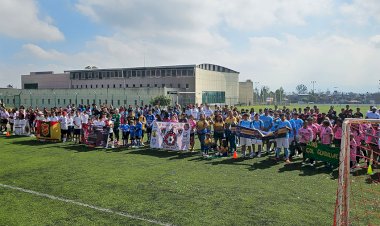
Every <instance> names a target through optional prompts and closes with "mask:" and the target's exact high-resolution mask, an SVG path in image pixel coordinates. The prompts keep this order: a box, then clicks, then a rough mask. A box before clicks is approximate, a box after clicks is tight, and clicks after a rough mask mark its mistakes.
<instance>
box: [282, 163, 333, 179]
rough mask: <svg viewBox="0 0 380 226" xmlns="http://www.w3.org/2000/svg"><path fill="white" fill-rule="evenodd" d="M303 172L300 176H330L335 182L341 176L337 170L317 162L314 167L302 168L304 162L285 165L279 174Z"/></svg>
mask: <svg viewBox="0 0 380 226" xmlns="http://www.w3.org/2000/svg"><path fill="white" fill-rule="evenodd" d="M295 170H296V171H301V173H300V174H299V176H314V175H317V174H322V173H323V174H329V175H330V176H331V179H332V180H335V179H337V178H338V176H339V172H338V170H337V169H336V168H330V167H329V166H327V165H326V164H325V163H323V162H317V163H316V164H315V165H314V166H310V165H305V166H302V162H293V163H290V164H285V165H284V166H283V167H282V168H280V169H279V170H278V172H279V173H283V172H287V171H295Z"/></svg>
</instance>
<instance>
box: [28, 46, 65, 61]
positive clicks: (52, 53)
mask: <svg viewBox="0 0 380 226" xmlns="http://www.w3.org/2000/svg"><path fill="white" fill-rule="evenodd" d="M22 48H23V50H24V51H25V53H26V54H30V55H31V56H32V57H37V58H39V59H42V60H62V59H63V58H64V57H66V56H65V54H63V53H61V52H58V51H57V50H54V49H53V50H44V49H42V48H41V47H39V46H37V45H35V44H30V43H29V44H26V45H23V47H22Z"/></svg>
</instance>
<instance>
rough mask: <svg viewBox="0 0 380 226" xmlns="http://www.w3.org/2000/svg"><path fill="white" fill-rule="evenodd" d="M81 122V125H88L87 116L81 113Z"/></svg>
mask: <svg viewBox="0 0 380 226" xmlns="http://www.w3.org/2000/svg"><path fill="white" fill-rule="evenodd" d="M80 117H81V120H82V124H87V123H88V114H86V113H83V114H81V116H80Z"/></svg>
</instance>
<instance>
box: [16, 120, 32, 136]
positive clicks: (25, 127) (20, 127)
mask: <svg viewBox="0 0 380 226" xmlns="http://www.w3.org/2000/svg"><path fill="white" fill-rule="evenodd" d="M13 132H14V134H15V135H17V136H29V135H30V127H29V121H28V120H26V119H15V120H14V125H13Z"/></svg>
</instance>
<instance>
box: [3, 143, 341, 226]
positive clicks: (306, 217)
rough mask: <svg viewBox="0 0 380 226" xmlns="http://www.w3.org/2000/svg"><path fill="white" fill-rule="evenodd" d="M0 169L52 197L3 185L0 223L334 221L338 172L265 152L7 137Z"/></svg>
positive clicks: (9, 179)
mask: <svg viewBox="0 0 380 226" xmlns="http://www.w3.org/2000/svg"><path fill="white" fill-rule="evenodd" d="M0 166H1V167H0V184H1V185H9V186H14V187H17V188H23V189H28V190H31V191H34V192H39V193H38V194H41V193H42V194H47V195H50V196H49V197H46V196H41V195H38V194H31V193H28V192H25V191H20V190H15V189H12V188H9V187H4V186H0V197H1V199H0V224H1V225H90V224H91V225H155V224H157V223H163V224H173V225H331V224H332V222H333V215H334V204H335V197H336V187H337V176H338V174H337V171H336V170H334V171H332V172H331V170H328V169H325V168H324V166H323V165H322V164H317V165H316V168H314V167H311V166H306V167H301V162H300V160H296V161H294V162H293V163H292V164H289V165H285V164H284V163H278V164H276V163H275V162H274V161H272V160H270V159H268V157H267V156H264V157H261V158H255V159H242V158H239V159H231V158H217V159H210V160H207V159H204V158H203V157H201V156H199V155H198V154H193V153H183V154H180V153H178V152H171V151H163V150H161V151H158V150H151V149H149V148H144V149H87V147H84V146H79V145H74V144H71V143H65V144H63V143H41V142H38V141H36V140H35V138H29V137H10V138H6V137H3V136H2V137H0ZM55 197H59V198H61V199H64V200H70V201H75V202H76V203H73V202H66V201H64V200H60V199H54V198H55ZM78 203H82V204H88V205H92V206H94V207H98V208H104V209H100V210H99V209H98V210H95V209H91V208H89V207H86V206H83V205H78ZM105 209H107V210H105ZM108 210H109V211H108ZM111 211H113V212H111ZM115 212H120V213H122V214H120V213H119V214H117V213H115ZM137 218H139V219H137ZM148 220H151V222H149V221H148Z"/></svg>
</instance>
